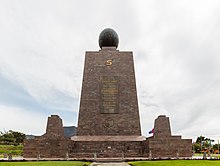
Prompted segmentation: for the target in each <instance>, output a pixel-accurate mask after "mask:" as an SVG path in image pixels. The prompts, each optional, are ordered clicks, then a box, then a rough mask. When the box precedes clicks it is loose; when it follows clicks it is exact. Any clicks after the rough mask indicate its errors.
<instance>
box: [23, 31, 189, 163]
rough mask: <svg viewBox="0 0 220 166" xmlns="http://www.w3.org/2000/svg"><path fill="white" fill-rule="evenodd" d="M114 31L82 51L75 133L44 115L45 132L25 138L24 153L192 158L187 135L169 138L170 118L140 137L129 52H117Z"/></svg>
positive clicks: (158, 121)
mask: <svg viewBox="0 0 220 166" xmlns="http://www.w3.org/2000/svg"><path fill="white" fill-rule="evenodd" d="M118 43H119V38H118V35H117V33H116V32H115V31H114V30H113V29H109V28H107V29H104V30H103V31H102V32H101V34H100V36H99V46H100V48H101V50H99V51H87V52H86V55H85V64H84V73H83V81H82V91H81V99H80V108H79V117H78V126H77V133H76V135H75V136H73V137H71V138H66V137H64V134H63V128H62V120H61V119H60V118H59V116H57V115H52V116H51V117H49V118H48V124H47V131H46V134H44V135H43V136H40V137H36V138H35V139H32V140H25V144H24V145H25V146H24V157H25V158H33V157H39V156H40V157H44V158H65V157H66V156H68V158H77V159H86V158H90V159H91V158H131V157H132V158H140V157H143V158H161V157H165V158H170V157H174V158H177V157H178V158H179V157H191V141H192V140H191V139H181V136H172V135H171V130H170V123H169V119H168V118H167V117H166V116H159V117H158V118H157V119H156V120H155V128H154V131H155V133H154V136H153V137H150V138H146V137H144V136H141V128H140V118H139V110H138V100H137V91H136V81H135V72H134V62H133V53H132V52H130V51H119V50H117V47H118Z"/></svg>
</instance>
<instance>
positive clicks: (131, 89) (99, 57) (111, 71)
mask: <svg viewBox="0 0 220 166" xmlns="http://www.w3.org/2000/svg"><path fill="white" fill-rule="evenodd" d="M99 46H100V48H101V50H100V51H87V52H86V55H85V64H84V73H83V82H82V92H81V101H80V109H79V118H78V128H77V136H85V135H87V136H88V135H89V136H141V128H140V118H139V111H138V101H137V91H136V81H135V72H134V62H133V54H132V52H127V51H118V50H116V49H117V46H118V35H117V33H116V32H115V31H114V30H112V29H109V28H108V29H104V30H103V31H102V32H101V34H100V36H99Z"/></svg>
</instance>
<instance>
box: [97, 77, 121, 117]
mask: <svg viewBox="0 0 220 166" xmlns="http://www.w3.org/2000/svg"><path fill="white" fill-rule="evenodd" d="M100 87H101V88H100V90H101V93H100V97H101V99H100V112H101V113H107V114H108V113H110V114H111V113H118V77H117V76H103V77H102V78H101V86H100Z"/></svg>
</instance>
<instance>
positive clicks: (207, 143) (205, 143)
mask: <svg viewBox="0 0 220 166" xmlns="http://www.w3.org/2000/svg"><path fill="white" fill-rule="evenodd" d="M213 142H214V140H213V139H211V138H206V137H204V136H199V137H197V139H196V142H193V145H192V148H193V151H194V152H195V153H203V152H210V153H219V143H218V144H213Z"/></svg>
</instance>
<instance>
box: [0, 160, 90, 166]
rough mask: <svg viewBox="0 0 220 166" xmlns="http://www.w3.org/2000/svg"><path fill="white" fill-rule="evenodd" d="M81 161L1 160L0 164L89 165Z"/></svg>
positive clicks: (11, 165)
mask: <svg viewBox="0 0 220 166" xmlns="http://www.w3.org/2000/svg"><path fill="white" fill-rule="evenodd" d="M89 164H90V163H89V162H81V161H36V162H0V166H87V165H89Z"/></svg>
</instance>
